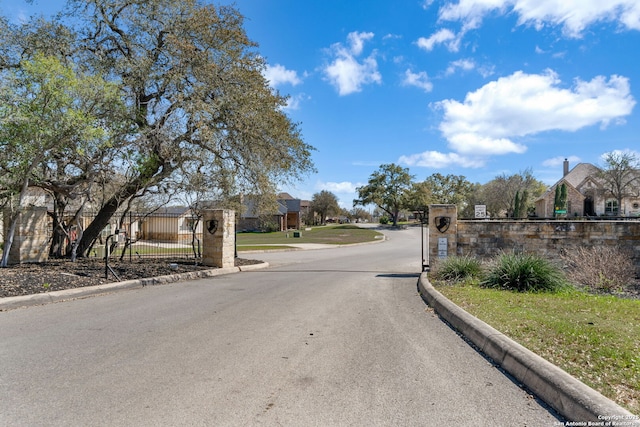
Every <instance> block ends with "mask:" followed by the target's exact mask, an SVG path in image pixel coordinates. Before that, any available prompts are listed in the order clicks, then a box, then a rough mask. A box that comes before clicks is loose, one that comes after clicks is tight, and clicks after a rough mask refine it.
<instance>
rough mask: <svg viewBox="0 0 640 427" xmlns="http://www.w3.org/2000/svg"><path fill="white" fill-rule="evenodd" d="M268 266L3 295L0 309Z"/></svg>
mask: <svg viewBox="0 0 640 427" xmlns="http://www.w3.org/2000/svg"><path fill="white" fill-rule="evenodd" d="M268 266H269V263H266V262H263V263H260V264H250V265H244V266H241V267H226V268H214V269H211V270H199V271H190V272H187V273H179V274H168V275H166V276H158V277H149V278H144V279H136V280H125V281H122V282H113V283H105V284H103V285H96V286H85V287H81V288H73V289H65V290H63V291H53V292H46V293H40V294H33V295H24V296H16V297H5V298H0V311H6V310H12V309H15V308H21V307H29V306H34V305H44V304H50V303H53V302H59V301H67V300H71V299H78V298H85V297H88V296H94V295H101V294H107V293H112V292H117V291H122V290H127V289H136V288H143V287H145V286H147V285H159V284H165V283H174V282H179V281H181V280H193V279H203V278H206V277H214V276H221V275H224V274H232V273H238V272H241V271H251V270H258V269H261V268H267V267H268Z"/></svg>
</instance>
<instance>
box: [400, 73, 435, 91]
mask: <svg viewBox="0 0 640 427" xmlns="http://www.w3.org/2000/svg"><path fill="white" fill-rule="evenodd" d="M402 84H403V85H404V86H416V87H419V88H420V89H422V90H424V91H425V92H431V91H432V90H433V83H431V81H430V80H429V76H428V75H427V73H426V72H424V71H420V72H419V73H414V72H412V71H411V70H407V71H405V73H404V80H403V81H402Z"/></svg>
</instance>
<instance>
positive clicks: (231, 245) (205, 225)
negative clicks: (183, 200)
mask: <svg viewBox="0 0 640 427" xmlns="http://www.w3.org/2000/svg"><path fill="white" fill-rule="evenodd" d="M235 226H236V215H235V211H232V210H226V209H224V210H222V209H216V210H205V211H204V213H203V215H202V263H203V264H204V265H207V266H210V267H218V268H226V267H233V266H235V250H236V230H235Z"/></svg>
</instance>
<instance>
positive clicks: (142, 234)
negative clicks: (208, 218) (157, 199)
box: [132, 206, 202, 242]
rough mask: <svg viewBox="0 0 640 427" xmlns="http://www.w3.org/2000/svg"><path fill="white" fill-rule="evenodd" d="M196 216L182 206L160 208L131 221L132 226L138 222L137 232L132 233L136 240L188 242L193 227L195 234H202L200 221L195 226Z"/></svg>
mask: <svg viewBox="0 0 640 427" xmlns="http://www.w3.org/2000/svg"><path fill="white" fill-rule="evenodd" d="M196 220H197V218H196V216H195V215H193V214H192V211H191V209H189V208H188V207H184V206H171V207H165V208H160V209H158V210H156V211H154V212H152V213H150V214H148V215H145V216H143V217H140V218H134V220H132V226H133V225H134V223H135V222H139V224H138V227H139V231H138V232H137V233H133V232H132V235H134V236H135V237H136V240H138V239H140V240H152V241H156V242H188V241H190V240H191V238H192V235H193V230H194V227H195V232H196V234H202V221H198V222H197V224H196Z"/></svg>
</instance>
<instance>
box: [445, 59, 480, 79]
mask: <svg viewBox="0 0 640 427" xmlns="http://www.w3.org/2000/svg"><path fill="white" fill-rule="evenodd" d="M475 67H476V63H475V62H474V61H473V60H470V59H459V60H457V61H453V62H451V63H450V64H449V66H448V67H447V71H446V72H445V74H446V75H451V74H455V72H456V71H457V70H463V71H470V70H473V69H474V68H475Z"/></svg>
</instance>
